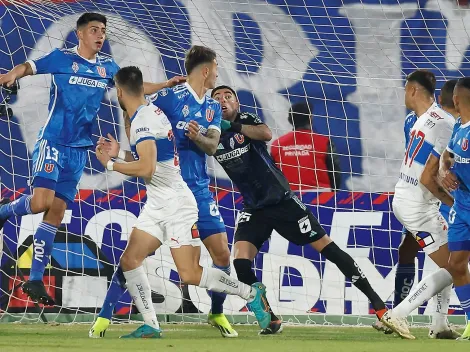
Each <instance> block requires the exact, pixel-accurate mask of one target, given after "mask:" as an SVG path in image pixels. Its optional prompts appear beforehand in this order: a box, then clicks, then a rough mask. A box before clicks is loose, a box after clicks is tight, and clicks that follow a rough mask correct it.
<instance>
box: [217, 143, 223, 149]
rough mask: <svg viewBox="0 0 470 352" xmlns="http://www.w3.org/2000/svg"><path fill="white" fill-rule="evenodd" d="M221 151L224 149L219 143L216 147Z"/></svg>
mask: <svg viewBox="0 0 470 352" xmlns="http://www.w3.org/2000/svg"><path fill="white" fill-rule="evenodd" d="M222 149H225V148H224V145H223V144H222V143H219V145H218V146H217V150H222Z"/></svg>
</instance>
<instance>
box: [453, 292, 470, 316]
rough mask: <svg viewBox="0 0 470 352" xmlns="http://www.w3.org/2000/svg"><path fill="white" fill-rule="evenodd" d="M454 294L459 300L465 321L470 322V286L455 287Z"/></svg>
mask: <svg viewBox="0 0 470 352" xmlns="http://www.w3.org/2000/svg"><path fill="white" fill-rule="evenodd" d="M455 293H456V294H457V297H458V298H459V301H460V305H461V306H462V308H463V310H464V312H465V315H466V316H467V320H470V284H467V285H464V286H456V287H455Z"/></svg>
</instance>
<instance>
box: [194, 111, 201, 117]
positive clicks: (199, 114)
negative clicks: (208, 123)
mask: <svg viewBox="0 0 470 352" xmlns="http://www.w3.org/2000/svg"><path fill="white" fill-rule="evenodd" d="M194 116H196V117H202V114H201V112H200V111H198V112H197V113H195V114H194Z"/></svg>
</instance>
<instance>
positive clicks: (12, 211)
mask: <svg viewBox="0 0 470 352" xmlns="http://www.w3.org/2000/svg"><path fill="white" fill-rule="evenodd" d="M32 197H33V196H32V195H25V196H22V197H20V198H18V199H16V200H15V201H13V202H11V203H8V204H5V205H3V206H1V207H0V219H7V218H9V217H10V216H12V215H16V216H23V215H27V214H31V207H30V206H29V205H30V203H31V198H32Z"/></svg>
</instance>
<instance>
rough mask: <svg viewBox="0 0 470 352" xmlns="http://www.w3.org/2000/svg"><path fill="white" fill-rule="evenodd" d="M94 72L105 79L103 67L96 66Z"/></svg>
mask: <svg viewBox="0 0 470 352" xmlns="http://www.w3.org/2000/svg"><path fill="white" fill-rule="evenodd" d="M96 71H98V74H99V75H100V76H101V77H103V78H106V68H104V67H103V66H98V67H97V68H96Z"/></svg>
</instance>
